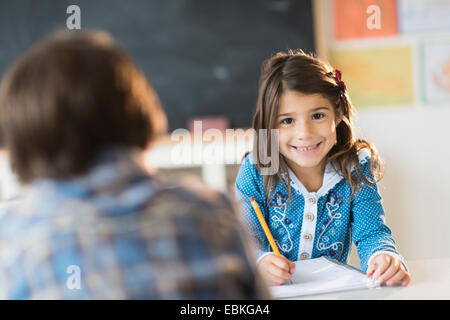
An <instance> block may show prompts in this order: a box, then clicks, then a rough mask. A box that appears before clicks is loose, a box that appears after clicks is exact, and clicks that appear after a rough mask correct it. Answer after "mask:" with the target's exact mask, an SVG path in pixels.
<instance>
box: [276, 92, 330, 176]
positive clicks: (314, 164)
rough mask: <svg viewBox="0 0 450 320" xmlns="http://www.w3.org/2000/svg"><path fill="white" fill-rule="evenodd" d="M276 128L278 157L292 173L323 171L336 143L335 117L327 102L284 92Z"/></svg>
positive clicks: (309, 95)
mask: <svg viewBox="0 0 450 320" xmlns="http://www.w3.org/2000/svg"><path fill="white" fill-rule="evenodd" d="M276 124H277V125H276V128H277V129H279V150H280V153H281V154H282V155H283V156H284V157H285V158H286V161H287V162H288V165H289V167H290V168H291V169H292V170H293V171H294V172H296V173H297V172H306V171H311V172H318V170H323V168H324V163H325V157H326V155H327V154H328V152H329V151H330V150H331V148H332V147H333V146H334V144H335V143H336V125H337V124H336V116H335V112H334V107H333V105H332V104H331V103H330V102H329V101H328V99H326V98H325V97H324V96H322V95H321V94H303V93H300V92H298V91H293V90H286V91H285V92H284V93H283V94H282V95H281V99H280V106H279V110H278V117H277V120H276ZM305 170H306V171H305Z"/></svg>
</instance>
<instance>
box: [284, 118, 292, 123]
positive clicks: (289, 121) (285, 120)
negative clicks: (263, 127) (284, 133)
mask: <svg viewBox="0 0 450 320" xmlns="http://www.w3.org/2000/svg"><path fill="white" fill-rule="evenodd" d="M293 121H294V119H292V118H286V119H283V120H282V121H281V123H282V124H291V123H292V122H293Z"/></svg>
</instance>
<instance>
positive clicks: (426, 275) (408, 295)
mask: <svg viewBox="0 0 450 320" xmlns="http://www.w3.org/2000/svg"><path fill="white" fill-rule="evenodd" d="M407 263H408V268H409V270H410V272H411V282H410V283H409V285H408V286H407V287H380V288H375V289H365V290H354V291H343V292H335V293H326V294H318V295H313V296H304V297H293V298H290V299H289V300H292V299H293V300H299V299H302V300H321V299H324V300H347V299H348V300H379V299H380V300H390V299H392V300H413V299H417V300H428V299H433V300H442V299H445V300H448V299H450V258H444V259H427V260H415V261H414V260H413V261H407Z"/></svg>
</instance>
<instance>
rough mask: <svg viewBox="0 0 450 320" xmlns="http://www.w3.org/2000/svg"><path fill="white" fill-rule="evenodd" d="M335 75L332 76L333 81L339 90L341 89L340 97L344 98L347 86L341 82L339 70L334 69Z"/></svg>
mask: <svg viewBox="0 0 450 320" xmlns="http://www.w3.org/2000/svg"><path fill="white" fill-rule="evenodd" d="M334 71H335V73H336V75H335V76H334V79H335V80H336V83H337V84H338V86H339V88H340V89H341V97H344V96H345V91H346V90H347V86H346V85H345V83H344V81H342V72H341V70H338V69H335V70H334Z"/></svg>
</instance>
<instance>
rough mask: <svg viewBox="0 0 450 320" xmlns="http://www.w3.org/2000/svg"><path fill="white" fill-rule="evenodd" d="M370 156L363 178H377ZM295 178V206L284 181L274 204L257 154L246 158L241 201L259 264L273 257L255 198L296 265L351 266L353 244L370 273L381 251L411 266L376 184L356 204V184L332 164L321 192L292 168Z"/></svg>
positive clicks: (364, 154)
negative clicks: (323, 259)
mask: <svg viewBox="0 0 450 320" xmlns="http://www.w3.org/2000/svg"><path fill="white" fill-rule="evenodd" d="M369 155H370V154H369V152H368V151H367V150H362V151H361V152H360V153H359V161H360V166H361V171H362V172H363V174H364V175H366V176H367V177H372V175H371V173H370V161H369ZM289 176H290V179H291V181H290V183H291V202H290V204H289V206H288V191H287V189H286V188H285V186H284V185H283V184H282V183H281V182H279V183H278V185H277V187H276V190H275V191H274V192H273V193H271V195H270V197H269V199H267V198H266V196H265V194H264V188H263V179H262V175H261V173H260V172H259V170H258V169H257V168H256V166H255V164H254V161H253V156H252V154H251V153H250V154H249V155H247V157H245V159H244V161H243V163H242V165H241V168H240V170H239V173H238V175H237V178H236V197H237V199H238V201H239V203H240V207H241V212H242V214H243V215H244V221H245V224H246V227H247V229H248V231H249V232H250V234H251V235H252V238H253V239H255V243H256V249H257V262H258V261H259V260H260V259H261V258H262V257H263V256H265V255H267V254H269V253H273V252H272V250H271V248H270V244H269V241H268V240H267V238H266V236H265V234H264V231H263V229H262V227H261V225H260V223H259V221H258V218H257V216H256V213H255V212H254V210H253V207H252V206H251V203H250V200H249V198H250V197H251V196H253V197H254V198H255V200H256V201H257V203H258V205H259V207H260V208H261V212H262V213H263V215H264V218H265V219H266V222H267V224H268V225H269V228H270V231H271V233H272V235H273V237H274V239H275V242H276V244H277V246H278V248H279V250H280V253H281V254H282V255H283V256H285V257H286V258H288V259H289V260H291V261H297V260H304V259H310V258H317V257H320V256H324V255H325V256H328V257H330V258H332V259H336V260H339V261H341V262H346V261H347V257H348V255H349V251H350V248H351V243H352V241H353V242H354V243H355V245H356V248H357V252H358V256H359V258H360V265H361V269H362V270H363V271H364V272H365V271H366V270H367V267H368V264H369V262H370V259H371V258H373V257H375V256H376V255H377V254H379V253H381V252H386V253H390V254H394V255H397V256H399V257H400V258H401V259H402V261H403V264H404V265H405V263H404V260H403V258H402V256H401V255H400V254H399V253H398V252H397V249H396V246H395V241H394V239H393V237H392V235H391V230H390V229H389V227H388V226H387V225H386V224H385V214H384V209H383V205H382V202H381V196H380V193H379V192H378V188H377V185H376V184H367V183H366V184H365V185H364V186H363V187H362V188H361V189H360V190H359V192H358V193H357V195H356V197H354V199H353V200H350V195H351V189H350V184H349V183H348V181H347V180H346V179H345V178H344V177H343V176H342V174H340V172H336V171H335V170H334V168H333V167H332V165H331V164H328V165H327V166H326V168H325V172H324V177H323V184H322V187H321V188H320V189H319V190H318V191H317V192H309V191H308V190H307V189H306V188H305V187H304V186H303V185H302V183H301V182H300V181H299V180H298V179H297V177H296V176H295V174H294V173H293V172H292V171H291V170H290V169H289ZM405 267H406V265H405Z"/></svg>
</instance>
